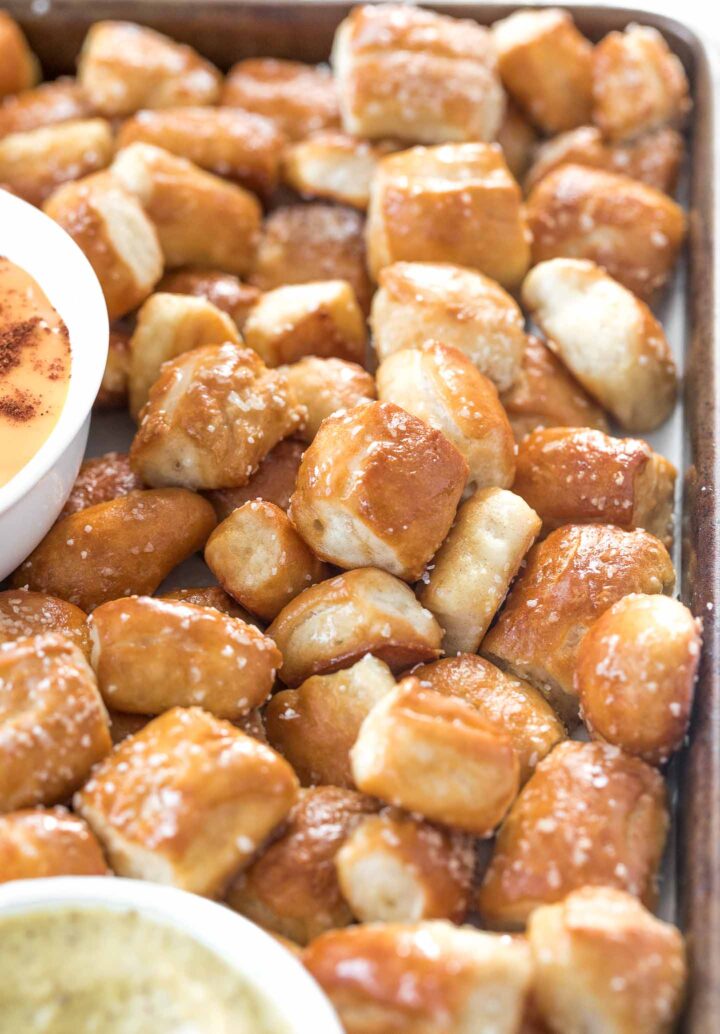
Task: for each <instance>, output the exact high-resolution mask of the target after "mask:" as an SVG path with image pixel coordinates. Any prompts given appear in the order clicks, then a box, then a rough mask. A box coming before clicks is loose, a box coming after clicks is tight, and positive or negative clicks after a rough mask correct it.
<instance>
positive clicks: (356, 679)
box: [265, 654, 395, 787]
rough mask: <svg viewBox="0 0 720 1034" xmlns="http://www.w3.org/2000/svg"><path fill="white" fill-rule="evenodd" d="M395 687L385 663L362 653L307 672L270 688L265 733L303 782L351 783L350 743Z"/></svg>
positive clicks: (349, 784) (309, 783)
mask: <svg viewBox="0 0 720 1034" xmlns="http://www.w3.org/2000/svg"><path fill="white" fill-rule="evenodd" d="M394 688H395V679H394V678H393V676H392V673H391V671H390V669H389V668H388V667H387V665H386V664H384V663H383V662H382V661H379V660H378V659H377V657H373V656H372V654H366V655H365V656H364V657H363V658H362V660H359V661H357V662H356V663H355V664H353V665H352V667H350V668H344V669H342V670H341V671H336V672H334V673H333V674H330V675H312V676H311V677H310V678H308V679H306V680H305V681H304V682H303V683H302V685H300V686H299V687H298V689H285V690H282V691H281V692H280V693H276V694H275V695H274V696H273V697H272V698H271V700H270V701H269V703H268V705H267V708H266V711H265V722H266V726H267V734H268V739H269V741H270V743H271V744H272V746H273V747H274V748H275V749H276V750H278V751H279V752H280V753H281V754H282V755H283V757H284V758H286V759H287V760H288V761H289V762H290V764H291V765H292V767H293V768H294V769H295V771H296V772H297V775H298V778H299V779H300V782H301V783H302V784H303V786H312V785H313V784H317V783H320V784H323V783H327V784H331V785H333V786H343V787H352V786H354V782H353V775H352V770H351V768H350V748H351V747H352V745H353V744H354V743H355V740H356V739H357V735H358V732H359V731H360V726H361V725H362V722H363V719H364V718H365V716H366V715H367V713H368V712H369V711H370V709H371V708H372V707H374V705H375V704H376V703H377V702H378V700H380V698H381V697H383V696H384V695H385V694H386V693H389V692H390V690H391V689H394Z"/></svg>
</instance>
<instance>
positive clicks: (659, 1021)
mask: <svg viewBox="0 0 720 1034" xmlns="http://www.w3.org/2000/svg"><path fill="white" fill-rule="evenodd" d="M528 942H529V944H530V949H531V951H532V955H533V963H534V966H535V981H534V985H533V994H534V998H535V1002H536V1004H537V1006H538V1009H539V1011H540V1013H541V1014H542V1016H543V1017H544V1018H545V1019H546V1020H547V1022H548V1024H549V1025H550V1028H551V1029H552V1030H553V1031H557V1032H558V1034H577V1032H578V1031H580V1030H582V1029H583V1028H584V1029H586V1030H588V1029H590V1030H592V1029H595V1030H597V1031H608V1032H610V1031H612V1032H613V1034H670V1031H671V1030H673V1029H674V1027H675V1022H674V1021H675V1020H676V1019H677V1016H678V1013H679V1011H680V1006H681V1004H682V998H683V989H684V984H685V979H686V976H687V970H686V963H685V948H684V945H683V938H682V934H681V933H680V931H679V930H678V929H676V927H674V926H671V925H670V923H664V922H662V921H661V920H659V919H656V918H655V916H653V915H652V913H651V912H648V911H647V909H645V908H644V907H643V906H642V905H641V904H640V902H639V901H637V900H636V899H635V898H634V897H632V896H631V895H630V894H625V893H624V892H623V891H621V890H614V889H613V888H612V887H583V888H581V889H580V890H576V891H574V892H573V893H572V894H568V896H567V897H566V898H565V900H564V901H560V902H558V903H557V904H556V905H543V906H541V907H540V908H538V909H536V910H535V911H534V912H533V913H532V915H531V916H530V920H529V922H528Z"/></svg>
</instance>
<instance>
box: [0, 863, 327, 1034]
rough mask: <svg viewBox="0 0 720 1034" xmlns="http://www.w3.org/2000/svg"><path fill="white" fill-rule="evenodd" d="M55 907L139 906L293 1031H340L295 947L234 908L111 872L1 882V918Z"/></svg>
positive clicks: (316, 1033) (116, 908) (117, 908)
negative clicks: (221, 964) (233, 975)
mask: <svg viewBox="0 0 720 1034" xmlns="http://www.w3.org/2000/svg"><path fill="white" fill-rule="evenodd" d="M56 908H73V909H83V908H88V909H92V910H93V911H94V910H97V909H101V910H102V909H109V910H112V911H120V912H127V911H134V912H139V913H140V914H141V915H143V916H146V917H147V918H148V919H150V920H154V921H155V922H158V923H161V924H163V925H165V926H171V927H173V928H175V929H177V930H180V931H182V932H183V933H184V934H187V935H189V936H191V937H193V938H194V939H195V940H196V941H198V942H199V943H200V944H203V945H205V946H206V947H207V948H209V949H210V950H211V951H213V952H215V954H217V955H219V956H220V957H221V958H222V959H223V960H224V961H225V962H226V963H227V964H228V965H230V966H231V967H232V968H233V969H235V970H236V971H237V972H238V973H239V974H240V975H241V976H242V977H244V979H245V980H246V981H247V982H248V984H249V985H250V986H252V987H254V988H255V989H256V990H257V991H258V992H259V996H260V997H261V998H265V999H267V1000H268V1001H269V1002H270V1003H271V1004H272V1005H273V1007H274V1009H275V1011H276V1013H277V1015H278V1017H279V1018H281V1019H282V1020H283V1021H284V1022H285V1025H286V1028H287V1032H288V1034H308V1031H312V1034H342V1028H341V1026H340V1023H339V1021H338V1019H337V1016H336V1015H335V1012H334V1010H333V1008H332V1006H331V1005H330V1003H329V1002H328V1000H327V998H326V997H325V995H324V994H323V993H322V991H321V990H320V988H319V987H318V985H317V984H316V983H315V981H314V980H313V979H312V977H311V976H310V974H309V973H308V972H307V971H306V970H305V969H304V967H303V966H302V965H301V963H300V962H298V960H297V959H296V958H294V957H293V956H292V955H291V954H290V952H288V951H286V950H285V949H284V948H283V947H281V946H280V945H279V944H278V943H277V941H275V940H274V939H273V938H272V937H270V936H269V935H268V934H266V933H264V931H263V930H261V929H260V928H259V927H258V926H255V925H254V923H251V922H249V921H248V920H247V919H243V918H242V916H239V915H237V914H236V913H235V912H232V911H231V910H230V909H229V908H224V907H223V906H222V905H216V904H215V903H214V902H212V901H208V900H207V899H206V898H201V897H198V896H197V895H195V894H188V893H186V892H185V891H183V890H175V889H174V888H172V887H163V886H159V885H158V884H155V883H145V882H143V881H141V880H125V879H120V878H118V877H109V876H63V877H56V878H53V879H44V880H20V881H18V882H13V883H6V884H4V885H3V886H2V887H0V919H2V918H3V917H4V916H9V915H17V914H19V913H20V914H29V913H32V912H47V911H49V910H52V909H56Z"/></svg>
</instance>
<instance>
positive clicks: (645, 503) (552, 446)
mask: <svg viewBox="0 0 720 1034" xmlns="http://www.w3.org/2000/svg"><path fill="white" fill-rule="evenodd" d="M676 475H677V471H676V470H675V467H674V466H673V465H672V463H670V461H669V460H666V459H665V458H664V457H663V456H659V455H658V453H656V452H653V451H652V449H651V448H650V446H649V445H648V443H647V442H644V441H642V440H641V439H639V438H611V437H610V436H609V435H607V434H603V432H602V431H594V430H592V429H591V428H587V427H580V428H572V427H569V428H565V427H555V428H549V429H545V430H542V431H533V432H532V434H530V435H528V437H527V438H526V439H525V440H524V441H523V442H522V443H521V444H520V446H519V447H518V454H517V471H516V474H515V482H514V484H513V492H516V493H517V494H518V495H520V496H522V498H523V499H524V500H525V501H526V502H527V503H528V504H529V505H530V506H532V508H533V510H535V512H536V513H537V514H539V516H540V518H541V519H542V522H543V529H542V530H543V534H545V535H546V534H547V533H548V532H550V531H554V530H555V528H559V527H561V526H562V525H563V524H584V523H586V522H587V523H591V524H615V525H616V526H617V527H618V528H627V529H629V528H644V529H645V530H646V531H649V532H651V533H652V534H653V535H657V537H658V538H659V539H660V540H661V541H662V542H664V543H665V545H666V546H667V547H668V548H670V546H672V539H673V502H674V498H673V496H674V489H675V477H676Z"/></svg>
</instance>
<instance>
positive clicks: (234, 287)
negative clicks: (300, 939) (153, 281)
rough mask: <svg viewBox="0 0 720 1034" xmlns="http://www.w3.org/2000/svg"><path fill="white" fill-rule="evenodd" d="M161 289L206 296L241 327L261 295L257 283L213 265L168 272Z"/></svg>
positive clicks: (159, 287)
mask: <svg viewBox="0 0 720 1034" xmlns="http://www.w3.org/2000/svg"><path fill="white" fill-rule="evenodd" d="M158 291H165V292H167V293H168V294H190V295H193V297H195V298H206V299H207V300H208V301H209V302H212V304H213V305H216V306H217V308H218V309H221V310H222V311H223V312H226V313H227V314H228V316H230V317H231V318H232V320H233V322H234V323H235V326H236V327H237V328H238V330H242V329H243V327H244V326H245V320H246V319H247V317H248V313H249V312H250V310H251V309H252V307H253V306H254V305H256V304H257V301H258V299H259V298H260V292H259V291H258V289H257V287H252V286H251V285H250V284H244V283H242V282H241V281H240V280H238V278H237V277H236V276H234V275H233V274H232V273H218V272H216V271H215V270H213V269H197V268H196V269H193V268H187V269H177V270H175V272H173V273H166V274H165V276H164V277H163V278H162V280H161V281H160V283H159V284H158Z"/></svg>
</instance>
